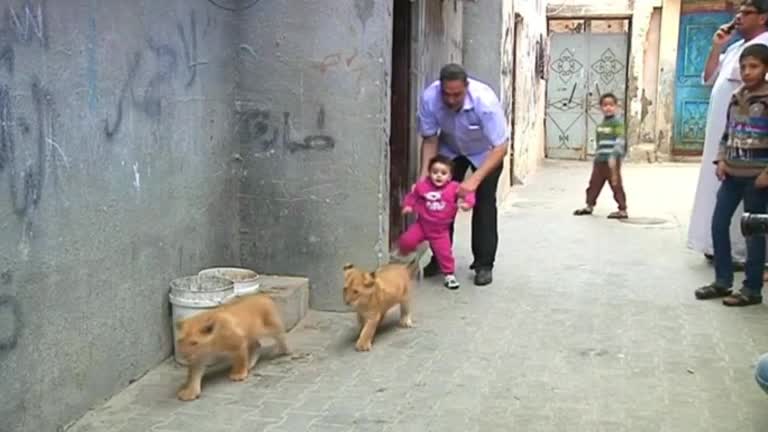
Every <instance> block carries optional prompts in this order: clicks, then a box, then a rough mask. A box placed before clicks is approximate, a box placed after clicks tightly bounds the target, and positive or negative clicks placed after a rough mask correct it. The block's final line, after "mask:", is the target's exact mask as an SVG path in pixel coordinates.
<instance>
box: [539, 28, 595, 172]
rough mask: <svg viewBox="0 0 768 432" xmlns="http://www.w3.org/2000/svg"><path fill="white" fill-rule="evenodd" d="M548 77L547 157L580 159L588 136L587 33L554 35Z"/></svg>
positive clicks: (551, 43)
mask: <svg viewBox="0 0 768 432" xmlns="http://www.w3.org/2000/svg"><path fill="white" fill-rule="evenodd" d="M551 38H552V39H551V41H550V52H551V53H552V55H551V60H550V63H549V70H550V76H549V80H548V81H547V123H546V124H547V130H546V133H547V157H550V158H555V159H577V158H579V155H580V154H581V153H582V149H583V147H584V143H585V138H586V126H587V124H586V119H585V111H586V105H585V104H586V97H585V91H586V85H585V83H586V82H587V68H588V63H587V51H586V50H585V49H584V47H585V46H586V40H587V37H586V34H585V33H570V34H569V33H554V34H552V36H551Z"/></svg>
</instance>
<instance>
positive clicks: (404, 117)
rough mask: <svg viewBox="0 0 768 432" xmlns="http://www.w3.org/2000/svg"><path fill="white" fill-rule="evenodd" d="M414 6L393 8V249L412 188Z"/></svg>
mask: <svg viewBox="0 0 768 432" xmlns="http://www.w3.org/2000/svg"><path fill="white" fill-rule="evenodd" d="M411 7H412V3H411V1H410V0H395V2H394V10H393V11H392V23H393V28H392V81H391V85H392V88H391V98H390V104H391V105H390V107H391V108H390V109H391V114H390V134H389V244H390V248H394V247H395V246H396V244H397V238H398V236H399V234H400V233H401V232H402V231H403V229H404V228H405V226H406V218H405V217H404V216H402V215H401V214H400V210H401V208H400V203H401V202H402V199H403V198H404V197H405V195H406V194H407V193H408V190H409V188H410V184H409V183H410V176H409V167H410V162H411V161H410V154H411V151H410V148H411V79H410V72H411Z"/></svg>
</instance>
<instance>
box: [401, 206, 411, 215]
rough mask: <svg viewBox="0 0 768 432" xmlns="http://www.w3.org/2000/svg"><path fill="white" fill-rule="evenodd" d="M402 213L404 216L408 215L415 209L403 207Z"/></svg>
mask: <svg viewBox="0 0 768 432" xmlns="http://www.w3.org/2000/svg"><path fill="white" fill-rule="evenodd" d="M401 213H402V214H403V215H407V214H410V213H413V207H411V206H405V207H403V210H402V211H401Z"/></svg>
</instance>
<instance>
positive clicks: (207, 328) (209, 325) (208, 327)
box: [200, 319, 216, 335]
mask: <svg viewBox="0 0 768 432" xmlns="http://www.w3.org/2000/svg"><path fill="white" fill-rule="evenodd" d="M214 330H216V321H215V320H213V319H210V320H208V321H207V322H206V323H205V325H204V326H203V328H201V329H200V333H202V334H204V335H210V334H212V333H213V331H214Z"/></svg>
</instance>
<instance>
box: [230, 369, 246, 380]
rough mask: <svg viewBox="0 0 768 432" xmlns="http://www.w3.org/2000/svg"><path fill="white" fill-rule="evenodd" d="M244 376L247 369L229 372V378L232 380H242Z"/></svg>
mask: <svg viewBox="0 0 768 432" xmlns="http://www.w3.org/2000/svg"><path fill="white" fill-rule="evenodd" d="M246 378H248V371H247V370H245V371H242V372H240V371H233V372H230V373H229V379H231V380H232V381H244V380H245V379H246Z"/></svg>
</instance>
